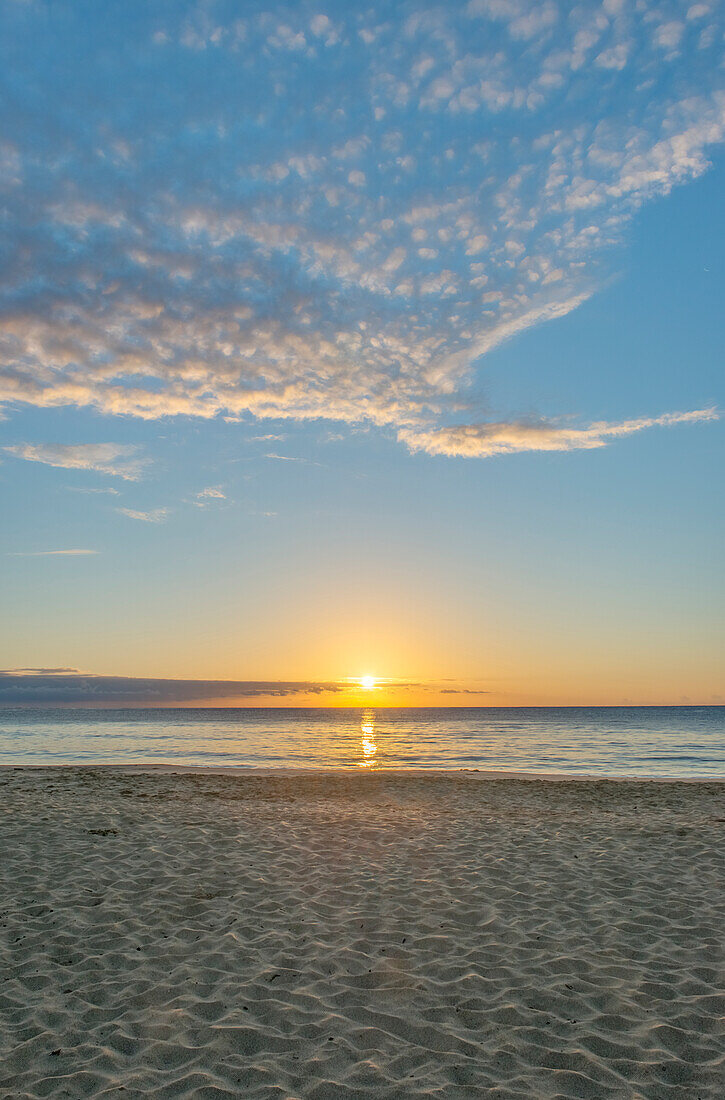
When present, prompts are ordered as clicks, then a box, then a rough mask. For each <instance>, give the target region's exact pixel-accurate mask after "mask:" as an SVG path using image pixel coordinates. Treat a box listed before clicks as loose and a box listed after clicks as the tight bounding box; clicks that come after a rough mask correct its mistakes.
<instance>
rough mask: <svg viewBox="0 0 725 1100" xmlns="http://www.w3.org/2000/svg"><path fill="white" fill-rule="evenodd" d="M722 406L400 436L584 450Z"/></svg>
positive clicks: (437, 443)
mask: <svg viewBox="0 0 725 1100" xmlns="http://www.w3.org/2000/svg"><path fill="white" fill-rule="evenodd" d="M717 419H719V414H718V412H717V410H716V409H714V408H712V409H696V410H694V411H692V412H684V413H665V414H664V415H663V416H657V417H641V418H640V419H638V420H623V421H620V422H619V423H613V424H609V423H606V422H604V421H600V422H598V423H596V424H590V425H589V426H588V427H586V428H570V427H562V426H560V425H558V424H555V423H552V422H550V421H544V420H542V421H534V422H532V423H526V422H524V421H510V422H506V421H503V422H500V423H483V424H459V425H455V426H453V427H445V428H433V429H431V430H429V431H409V430H406V429H403V430H401V431H400V432H399V433H398V438H399V439H400V440H402V442H404V443H406V444H407V445H408V447H409V448H410V450H411V451H425V452H427V453H428V454H431V455H447V456H449V457H455V456H459V457H466V458H489V457H490V456H491V455H501V454H514V453H517V452H521V451H579V450H591V449H593V448H595V447H605V446H606V445H607V443H609V442H610V441H611V440H612V439H618V438H620V437H622V436H626V435H632V434H634V433H635V432H641V431H644V430H645V429H646V428H654V427H670V426H671V425H673V424H693V423H699V422H702V421H706V420H717Z"/></svg>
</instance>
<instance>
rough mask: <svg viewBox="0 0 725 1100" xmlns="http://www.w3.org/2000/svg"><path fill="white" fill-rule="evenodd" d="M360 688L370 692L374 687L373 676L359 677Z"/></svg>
mask: <svg viewBox="0 0 725 1100" xmlns="http://www.w3.org/2000/svg"><path fill="white" fill-rule="evenodd" d="M360 687H361V688H365V691H372V690H373V688H374V687H375V677H374V676H361V677H360Z"/></svg>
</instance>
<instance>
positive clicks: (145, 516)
mask: <svg viewBox="0 0 725 1100" xmlns="http://www.w3.org/2000/svg"><path fill="white" fill-rule="evenodd" d="M116 511H117V512H118V513H119V514H120V515H122V516H128V518H129V519H138V520H141V521H142V522H143V523H163V522H164V521H165V520H166V518H167V517H168V515H169V509H168V508H151V509H150V510H149V511H148V512H139V511H137V510H136V509H134V508H117V509H116Z"/></svg>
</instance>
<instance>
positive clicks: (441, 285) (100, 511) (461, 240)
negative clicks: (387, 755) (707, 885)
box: [0, 0, 725, 706]
mask: <svg viewBox="0 0 725 1100" xmlns="http://www.w3.org/2000/svg"><path fill="white" fill-rule="evenodd" d="M724 41H725V19H724V18H723V11H722V6H721V5H719V4H718V3H716V2H713V0H703V2H698V0H691V2H684V3H681V2H679V0H656V2H648V0H635V2H630V0H605V2H604V3H586V2H584V3H580V4H577V3H556V2H553V0H543V2H540V0H537V2H529V0H470V2H466V3H448V4H441V5H438V4H431V3H427V2H417V3H405V2H401V3H399V4H396V5H390V4H387V3H385V4H383V3H379V4H357V3H355V4H353V3H351V2H349V0H348V2H346V3H341V2H337V3H306V2H297V3H294V4H279V3H275V2H273V0H272V2H267V3H259V4H258V3H256V2H254V0H246V2H245V3H244V4H242V5H240V4H237V3H224V2H213V0H208V2H197V3H187V2H178V0H174V2H173V3H172V2H170V0H169V2H162V0H158V2H148V0H144V2H143V3H138V2H135V0H124V2H123V3H120V2H114V0H109V2H107V3H104V4H102V5H99V4H97V3H93V2H90V0H89V2H85V0H73V2H64V0H53V2H50V3H45V2H42V0H2V2H0V85H1V87H2V99H3V104H4V108H3V111H2V112H1V113H0V210H1V218H2V220H1V222H0V257H1V259H0V513H1V514H2V517H3V522H2V524H0V563H1V564H2V569H1V570H0V617H1V618H2V622H3V624H4V626H3V630H2V632H1V634H0V703H2V702H5V703H10V704H17V703H20V702H28V703H36V702H39V703H52V704H56V703H78V702H93V703H97V704H109V705H118V704H119V703H123V702H129V703H148V704H150V705H151V704H154V705H156V704H158V705H169V704H173V703H181V704H186V703H204V702H207V703H218V704H220V705H230V704H233V703H240V704H241V705H254V706H258V705H265V704H267V703H272V704H275V705H292V706H299V705H331V706H337V705H358V704H360V705H362V704H365V705H370V704H371V703H372V704H374V705H455V706H472V705H496V706H497V705H509V706H516V705H549V704H557V705H569V704H572V705H577V704H586V703H589V704H600V703H602V704H606V703H613V704H614V703H616V704H620V703H636V704H639V703H642V704H645V703H665V704H670V703H672V704H675V703H713V702H723V701H725V662H724V661H723V653H725V645H724V643H725V628H724V627H723V623H725V584H724V583H723V570H722V561H723V550H724V548H725V547H724V542H725V539H724V535H725V521H724V518H723V510H722V494H721V490H720V484H721V481H722V471H723V468H724V467H723V449H724V434H723V424H722V413H721V409H722V407H723V394H722V389H723V371H722V347H723V336H724V335H725V333H724V331H723V330H724V327H725V326H724V325H723V310H722V302H723V290H724V289H725V263H724V259H723V247H722V241H723V232H724V230H725V208H724V204H723V195H725V150H724V149H723V140H724V139H725V50H724V48H723V46H724ZM364 675H368V676H373V677H374V678H375V680H376V686H375V687H374V688H373V689H372V690H366V689H365V688H363V687H362V686H361V685H360V683H359V681H360V678H361V677H362V676H364Z"/></svg>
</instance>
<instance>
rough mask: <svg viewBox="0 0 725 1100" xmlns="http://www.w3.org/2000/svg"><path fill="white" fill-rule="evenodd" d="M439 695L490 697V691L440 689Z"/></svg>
mask: <svg viewBox="0 0 725 1100" xmlns="http://www.w3.org/2000/svg"><path fill="white" fill-rule="evenodd" d="M440 693H441V695H490V694H491V693H490V691H486V690H485V689H481V690H479V689H477V688H441V689H440Z"/></svg>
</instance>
